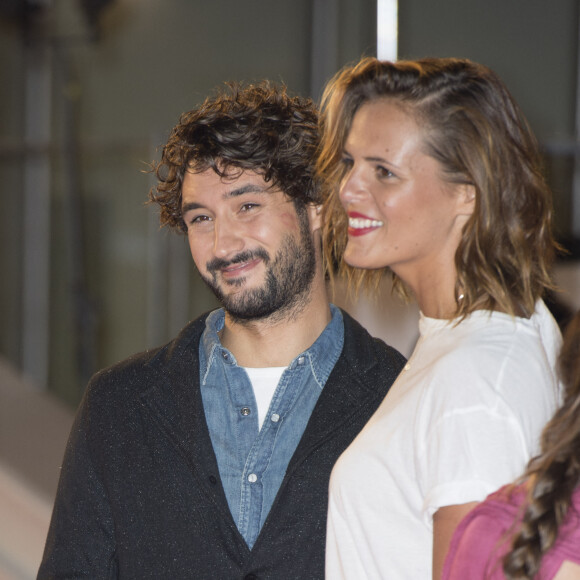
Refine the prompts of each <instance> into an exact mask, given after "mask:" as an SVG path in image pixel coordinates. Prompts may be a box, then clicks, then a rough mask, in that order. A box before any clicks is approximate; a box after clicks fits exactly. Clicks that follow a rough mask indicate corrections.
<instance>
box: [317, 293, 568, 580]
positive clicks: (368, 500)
mask: <svg viewBox="0 0 580 580" xmlns="http://www.w3.org/2000/svg"><path fill="white" fill-rule="evenodd" d="M419 326H420V338H419V341H418V343H417V346H416V348H415V350H414V352H413V354H412V356H411V358H410V359H409V362H408V363H407V365H406V367H405V369H404V370H403V371H402V373H401V375H400V376H399V378H398V379H397V381H396V382H395V383H394V385H393V386H392V387H391V389H390V391H389V393H388V394H387V396H386V397H385V399H384V401H383V403H382V404H381V406H380V407H379V409H378V410H377V411H376V413H375V414H374V415H373V417H372V418H371V419H370V421H369V423H368V424H367V425H366V426H365V428H364V429H363V430H362V431H361V433H360V434H359V435H358V437H357V438H356V439H355V440H354V441H353V443H352V444H351V445H350V447H349V448H348V449H347V450H346V451H345V452H344V453H343V455H342V456H341V457H340V458H339V460H338V462H337V464H336V465H335V467H334V469H333V472H332V476H331V480H330V497H329V514H328V534H327V557H326V577H327V579H328V580H339V579H348V580H353V579H356V580H365V579H382V578H387V579H389V580H402V579H409V580H423V579H425V580H427V579H430V578H431V575H432V542H433V525H432V518H433V514H434V513H435V511H437V510H438V509H439V508H440V507H443V506H447V505H453V504H462V503H467V502H472V501H480V500H482V499H484V498H485V497H486V496H487V495H488V494H489V493H491V492H492V491H494V490H496V489H497V488H499V487H500V486H502V485H503V484H505V483H508V482H510V481H512V480H513V479H515V478H516V477H517V476H519V475H520V474H521V473H522V471H523V470H524V468H525V465H526V463H527V462H528V460H529V459H530V457H531V456H532V455H533V454H535V453H536V452H537V451H538V449H539V445H538V444H539V436H540V433H541V430H542V428H543V427H544V425H545V423H546V422H547V421H548V419H549V418H550V417H551V416H552V414H553V413H554V411H555V409H556V407H557V405H558V403H559V388H558V381H557V377H556V372H555V364H556V358H557V354H558V352H559V349H560V345H561V335H560V331H559V329H558V326H557V324H556V322H555V321H554V319H553V317H552V316H551V314H550V312H549V311H548V309H547V308H546V306H545V305H544V303H543V302H541V301H540V302H538V304H537V307H536V312H535V313H534V315H533V316H532V317H531V318H530V319H529V320H528V319H522V318H512V317H511V316H509V315H506V314H503V313H497V312H494V313H490V312H488V311H478V312H475V313H472V314H471V315H470V316H469V317H467V318H466V319H465V320H463V321H462V322H460V323H459V324H457V325H455V326H454V323H453V322H449V321H444V320H436V319H432V318H427V317H425V316H421V318H420V322H419Z"/></svg>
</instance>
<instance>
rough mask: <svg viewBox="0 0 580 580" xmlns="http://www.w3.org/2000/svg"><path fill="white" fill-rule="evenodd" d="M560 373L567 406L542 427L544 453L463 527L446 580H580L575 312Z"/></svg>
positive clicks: (578, 330) (579, 370)
mask: <svg viewBox="0 0 580 580" xmlns="http://www.w3.org/2000/svg"><path fill="white" fill-rule="evenodd" d="M560 375H561V377H562V380H563V383H564V386H565V393H564V404H563V405H562V407H561V408H560V409H559V410H558V412H557V413H556V415H554V418H553V419H552V420H551V421H550V422H549V423H548V425H547V426H546V428H545V429H544V433H543V435H542V454H541V455H539V456H538V457H536V458H535V459H533V460H532V461H531V462H530V465H529V467H528V470H527V472H526V479H525V480H524V483H522V484H520V485H516V486H506V487H505V488H502V489H501V490H499V491H498V492H496V493H494V494H492V495H491V496H489V497H488V498H487V499H486V500H485V501H484V502H483V503H481V504H479V505H478V506H477V507H476V508H475V509H474V510H473V511H472V512H471V513H470V514H469V515H468V516H467V517H466V518H465V519H464V520H463V521H462V522H461V524H460V525H459V527H458V528H457V530H456V532H455V535H454V537H453V541H452V543H451V548H450V551H449V554H448V556H447V560H446V561H445V569H444V572H443V577H444V578H445V580H463V579H464V578H469V579H470V580H478V579H481V580H484V579H489V580H501V579H505V578H507V579H508V580H512V579H516V578H520V579H529V580H531V579H532V578H535V577H536V575H537V574H538V573H539V574H540V576H539V577H540V578H542V580H552V579H554V580H579V579H580V312H578V313H577V314H576V316H575V318H573V319H572V322H571V323H570V324H569V326H568V327H567V329H566V334H565V337H564V346H563V347H562V353H561V355H560ZM522 505H524V506H525V511H524V512H523V514H522V509H521V506H522ZM516 521H517V522H518V523H517V525H516V526H515V530H514V522H516Z"/></svg>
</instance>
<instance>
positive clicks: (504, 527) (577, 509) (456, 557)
mask: <svg viewBox="0 0 580 580" xmlns="http://www.w3.org/2000/svg"><path fill="white" fill-rule="evenodd" d="M524 500H525V489H524V488H523V486H520V487H518V488H516V489H515V491H514V492H513V493H512V494H511V495H510V494H509V493H508V486H505V487H502V488H501V489H500V490H498V491H496V492H495V493H492V494H490V495H489V496H488V497H487V498H486V499H485V501H483V502H481V503H480V504H479V505H478V506H477V507H475V509H473V510H472V511H471V512H470V513H469V514H468V515H467V516H465V518H464V519H463V520H462V521H461V523H460V524H459V526H458V527H457V529H456V530H455V534H454V535H453V539H452V540H451V546H450V547H449V553H448V554H447V558H446V560H445V567H444V568H443V576H442V580H465V579H466V578H469V579H470V580H504V579H505V576H504V573H503V570H502V563H501V559H502V558H503V556H504V555H505V554H506V552H507V551H508V549H509V546H510V543H511V538H510V536H509V535H508V537H507V541H504V534H505V533H506V532H508V530H510V528H511V526H512V525H513V522H514V520H515V518H516V516H517V514H518V511H519V508H520V506H521V505H522V503H523V502H524ZM565 560H570V561H572V562H574V563H576V564H579V565H580V488H578V489H576V491H575V492H574V495H573V496H572V506H571V509H570V510H569V512H568V515H567V518H566V520H565V522H564V524H563V525H562V526H561V527H560V531H559V534H558V539H557V540H556V543H555V545H554V546H553V548H552V549H551V550H550V551H549V552H548V553H547V554H546V555H545V556H544V557H543V558H542V564H541V568H540V574H541V578H542V580H551V579H552V578H554V576H555V575H556V573H557V572H558V570H559V569H560V566H561V565H562V563H563V562H564V561H565Z"/></svg>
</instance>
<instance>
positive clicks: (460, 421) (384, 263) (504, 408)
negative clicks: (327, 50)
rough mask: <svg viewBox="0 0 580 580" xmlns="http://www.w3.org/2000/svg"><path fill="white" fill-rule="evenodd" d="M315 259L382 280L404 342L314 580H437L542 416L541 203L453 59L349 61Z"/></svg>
mask: <svg viewBox="0 0 580 580" xmlns="http://www.w3.org/2000/svg"><path fill="white" fill-rule="evenodd" d="M322 132H323V136H322V139H323V141H322V149H321V153H320V158H319V163H318V169H319V173H320V175H321V177H322V179H323V180H324V181H325V183H326V189H327V199H326V201H325V206H324V215H325V224H326V225H325V246H326V247H325V252H326V259H327V263H328V264H338V265H339V270H340V271H342V272H343V273H346V275H347V276H348V277H349V279H350V281H351V282H352V284H353V286H354V287H355V288H358V287H359V286H360V285H361V284H371V285H372V284H373V283H374V282H376V281H377V280H378V278H379V277H380V276H381V275H382V274H383V273H384V272H385V270H386V269H388V270H390V271H391V272H392V273H393V277H394V284H395V289H396V290H397V291H399V292H400V293H402V294H406V293H411V294H413V295H414V297H415V299H416V300H417V302H418V305H419V308H420V311H421V319H420V338H419V341H418V343H417V346H416V348H415V351H414V352H413V355H412V356H411V358H410V360H409V363H408V364H407V366H406V367H405V370H404V371H403V373H402V374H401V375H400V377H399V378H398V379H397V381H396V383H395V384H394V386H393V387H392V388H391V390H390V392H389V394H388V396H387V397H386V398H385V400H384V401H383V404H382V405H381V407H380V408H379V410H378V411H377V412H376V413H375V415H374V416H373V418H372V419H371V420H370V422H369V423H368V424H367V426H366V427H365V428H364V430H363V431H362V432H361V434H360V435H359V436H358V437H357V439H356V440H355V441H354V442H353V444H352V445H351V446H350V448H349V449H348V450H347V451H346V452H345V453H344V454H343V455H342V457H341V458H340V460H339V461H338V463H337V464H336V466H335V468H334V471H333V475H332V479H331V484H330V498H329V520H328V539H327V577H328V578H329V579H331V580H336V579H340V578H348V579H352V578H357V579H364V578H397V579H401V578H409V579H413V580H415V579H425V578H430V577H431V576H432V577H433V578H436V579H438V578H440V575H441V569H442V567H443V562H444V557H445V554H446V552H447V548H448V546H449V541H450V538H451V535H452V533H453V531H454V529H455V527H456V525H457V524H458V523H459V521H460V520H461V519H462V517H463V516H464V515H465V514H466V513H467V512H468V511H469V510H470V509H471V508H473V507H474V506H475V504H476V502H479V501H481V500H482V499H484V498H485V497H486V496H487V495H488V494H489V493H490V492H492V491H493V490H495V489H497V488H498V487H500V486H501V485H503V484H505V483H507V482H509V481H512V480H513V479H514V478H515V477H516V476H517V474H518V473H520V472H521V471H522V470H523V468H524V466H525V464H526V463H527V461H528V460H529V458H530V457H531V456H532V454H533V453H534V452H535V451H536V449H537V446H538V439H539V434H540V432H541V429H542V427H543V426H544V424H545V423H546V422H547V420H548V419H549V418H550V416H551V415H552V413H553V412H554V410H555V408H556V406H557V402H558V393H557V391H558V382H557V378H556V372H555V368H554V367H555V361H556V357H557V352H558V350H559V347H560V344H561V336H560V333H559V329H558V327H557V325H556V323H555V321H554V319H553V318H552V316H551V315H550V313H549V312H548V310H547V309H546V307H545V305H544V303H543V302H542V300H541V296H542V294H543V292H544V291H545V289H547V288H550V287H551V282H550V278H549V273H548V272H549V268H550V263H551V260H552V257H553V254H554V251H555V248H556V244H555V242H554V239H553V237H552V233H551V228H550V222H551V211H552V210H551V196H550V192H549V190H548V189H547V187H546V185H545V182H544V180H543V178H542V175H541V172H540V169H539V154H538V151H537V146H536V143H535V140H534V138H533V136H532V134H531V133H530V131H529V130H528V128H527V125H526V123H525V121H524V119H523V117H522V115H521V113H520V111H519V109H518V107H517V105H516V103H515V102H514V101H513V99H512V98H511V96H510V95H509V93H508V91H507V89H506V88H505V86H504V85H503V84H502V82H501V81H500V80H499V79H498V77H497V76H496V75H495V74H494V73H493V72H492V71H491V70H489V69H488V68H486V67H484V66H481V65H478V64H475V63H473V62H470V61H467V60H458V59H423V60H418V61H407V62H405V61H401V62H397V63H391V62H381V61H378V60H376V59H373V58H368V59H364V60H363V61H361V62H360V63H359V64H358V65H356V66H354V67H350V68H346V69H344V70H343V71H341V72H339V73H338V74H337V75H336V76H335V77H334V79H332V80H331V82H330V83H329V85H328V87H327V89H326V91H325V94H324V97H323V113H322Z"/></svg>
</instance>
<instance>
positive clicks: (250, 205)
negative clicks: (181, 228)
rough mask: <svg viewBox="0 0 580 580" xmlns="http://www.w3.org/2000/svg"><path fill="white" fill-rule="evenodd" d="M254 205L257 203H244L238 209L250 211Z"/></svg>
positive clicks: (256, 205)
mask: <svg viewBox="0 0 580 580" xmlns="http://www.w3.org/2000/svg"><path fill="white" fill-rule="evenodd" d="M256 207H258V204H257V203H245V204H244V205H242V207H241V208H240V211H251V210H253V209H254V208H256Z"/></svg>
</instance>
